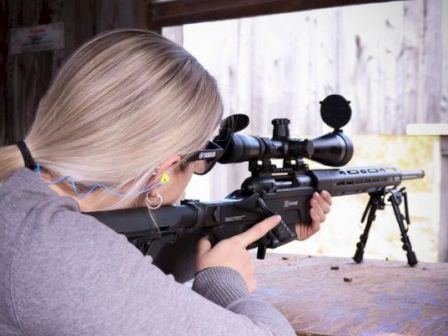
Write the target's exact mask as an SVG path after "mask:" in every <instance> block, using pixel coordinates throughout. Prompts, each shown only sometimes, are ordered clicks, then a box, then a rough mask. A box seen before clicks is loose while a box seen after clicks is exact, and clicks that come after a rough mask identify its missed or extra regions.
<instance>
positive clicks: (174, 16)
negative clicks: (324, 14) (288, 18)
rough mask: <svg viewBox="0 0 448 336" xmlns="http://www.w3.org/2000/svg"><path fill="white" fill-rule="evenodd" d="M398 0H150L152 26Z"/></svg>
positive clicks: (149, 15) (149, 10)
mask: <svg viewBox="0 0 448 336" xmlns="http://www.w3.org/2000/svg"><path fill="white" fill-rule="evenodd" d="M389 1H398V0H313V1H311V0H233V1H226V0H171V1H148V8H147V9H148V28H149V29H160V28H161V27H164V26H175V25H182V24H187V23H195V22H202V21H214V20H224V19H235V18H241V17H250V16H258V15H267V14H278V13H288V12H296V11H302V10H310V9H319V8H327V7H336V6H347V5H360V4H368V3H378V2H389Z"/></svg>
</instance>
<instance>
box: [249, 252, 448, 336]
mask: <svg viewBox="0 0 448 336" xmlns="http://www.w3.org/2000/svg"><path fill="white" fill-rule="evenodd" d="M255 267H256V273H257V280H258V289H257V295H259V296H261V297H262V298H263V299H264V300H266V301H268V302H270V303H272V304H273V305H274V306H275V307H277V308H278V309H279V310H281V311H282V312H283V313H284V314H285V316H286V317H287V319H288V320H289V321H290V322H291V324H292V325H293V327H294V330H295V331H296V333H297V335H344V336H350V335H356V336H358V335H419V336H421V335H431V336H438V335H440V336H442V335H448V263H418V264H417V265H416V266H415V267H409V266H408V265H407V263H406V262H405V261H380V260H365V261H364V262H363V263H362V264H356V263H355V262H354V261H353V260H352V259H349V258H330V257H307V256H296V255H281V254H275V253H269V254H268V255H267V256H266V259H265V260H262V261H260V260H255Z"/></svg>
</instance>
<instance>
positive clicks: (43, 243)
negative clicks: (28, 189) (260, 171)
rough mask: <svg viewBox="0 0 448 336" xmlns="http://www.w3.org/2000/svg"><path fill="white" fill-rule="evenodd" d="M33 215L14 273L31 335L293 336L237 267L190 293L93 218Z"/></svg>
mask: <svg viewBox="0 0 448 336" xmlns="http://www.w3.org/2000/svg"><path fill="white" fill-rule="evenodd" d="M34 212H35V214H34V215H33V216H29V218H31V219H32V221H30V223H29V224H27V225H26V229H25V230H24V231H23V234H22V237H21V238H20V240H19V242H18V246H17V252H16V256H15V258H14V263H13V267H12V269H11V275H10V276H11V297H12V301H13V304H14V309H15V315H16V318H17V323H18V325H19V326H20V328H21V329H22V331H23V333H24V334H26V335H36V336H44V335H45V336H51V335H58V336H63V335H98V336H101V335H108V336H109V335H198V336H201V335H204V336H205V335H208V336H209V335H232V336H238V335H294V332H293V330H292V328H291V326H290V325H289V323H288V321H287V320H286V319H285V318H284V316H283V315H282V314H280V313H279V312H278V311H277V310H276V309H274V308H273V307H272V306H271V305H269V304H267V303H266V302H263V301H261V300H256V299H254V298H253V297H252V296H250V295H248V293H247V289H246V287H245V284H244V281H243V279H242V278H241V276H240V275H239V273H237V272H236V271H234V270H232V269H229V268H224V267H222V268H221V267H219V268H212V269H208V270H205V271H204V272H201V273H199V274H198V277H197V278H196V280H195V282H194V290H191V289H189V288H187V287H186V286H183V285H181V284H179V283H177V282H176V281H175V280H174V278H173V277H172V276H170V275H165V274H164V273H163V272H161V271H160V270H159V269H158V268H157V267H155V266H153V265H152V263H151V258H150V257H144V256H142V255H141V254H140V252H138V250H137V249H135V247H134V246H132V245H131V244H129V243H128V242H127V240H126V238H125V237H124V236H121V235H118V234H116V233H115V232H113V231H112V230H110V229H108V228H107V227H105V226H104V225H102V224H101V223H99V222H97V221H96V220H94V219H93V218H91V217H89V216H86V215H82V214H79V213H76V212H73V211H54V210H53V211H51V210H49V209H43V210H41V211H40V210H39V209H37V210H34Z"/></svg>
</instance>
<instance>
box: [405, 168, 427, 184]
mask: <svg viewBox="0 0 448 336" xmlns="http://www.w3.org/2000/svg"><path fill="white" fill-rule="evenodd" d="M423 177H425V171H424V170H422V169H413V170H404V171H403V172H402V174H401V179H402V180H403V181H406V180H414V179H418V178H423Z"/></svg>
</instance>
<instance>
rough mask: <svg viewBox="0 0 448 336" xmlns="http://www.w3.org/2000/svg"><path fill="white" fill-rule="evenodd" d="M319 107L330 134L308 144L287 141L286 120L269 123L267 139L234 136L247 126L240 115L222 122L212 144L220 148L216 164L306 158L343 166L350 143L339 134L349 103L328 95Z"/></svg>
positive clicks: (350, 152)
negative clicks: (269, 136) (270, 129)
mask: <svg viewBox="0 0 448 336" xmlns="http://www.w3.org/2000/svg"><path fill="white" fill-rule="evenodd" d="M320 104H321V108H320V113H321V117H322V120H323V121H324V122H325V123H326V124H327V125H328V126H330V127H332V128H334V131H333V132H330V133H327V134H325V135H322V136H320V137H317V138H315V139H311V140H310V139H294V138H291V137H290V136H289V119H274V120H272V125H273V136H272V138H271V139H269V138H262V137H256V136H249V135H243V134H238V132H239V131H241V130H243V129H244V128H246V127H247V125H248V124H249V117H248V116H246V115H244V114H236V115H233V116H230V117H228V118H226V119H224V120H223V122H222V124H221V128H220V132H219V135H218V136H217V137H216V138H215V139H214V140H213V141H214V142H215V143H217V144H218V145H220V146H221V147H222V148H224V153H223V155H222V156H221V158H220V159H219V161H218V162H220V163H237V162H244V161H259V160H261V161H263V160H266V159H287V160H301V159H303V158H307V159H311V160H313V161H316V162H319V163H322V164H324V165H327V166H332V167H340V166H343V165H345V164H347V163H348V162H349V161H350V160H351V158H352V156H353V143H352V141H351V140H350V138H349V137H347V136H346V135H344V134H343V132H342V130H341V127H343V126H345V125H346V124H347V123H348V122H349V121H350V118H351V108H350V102H349V101H347V100H346V99H345V98H344V97H342V96H340V95H330V96H328V97H326V98H325V99H324V100H323V101H322V102H320Z"/></svg>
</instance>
